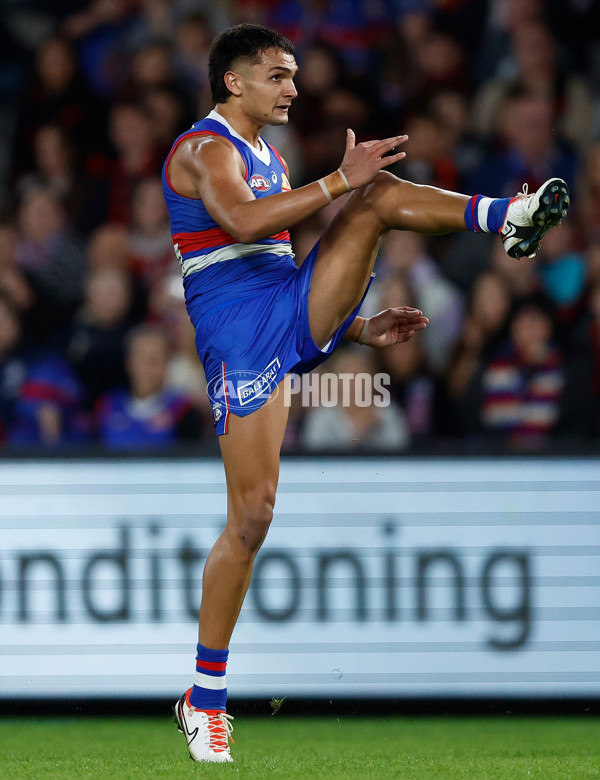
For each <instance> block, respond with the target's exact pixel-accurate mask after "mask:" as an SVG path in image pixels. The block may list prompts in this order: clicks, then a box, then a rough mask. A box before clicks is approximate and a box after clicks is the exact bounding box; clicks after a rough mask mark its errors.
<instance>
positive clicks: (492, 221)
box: [309, 133, 569, 346]
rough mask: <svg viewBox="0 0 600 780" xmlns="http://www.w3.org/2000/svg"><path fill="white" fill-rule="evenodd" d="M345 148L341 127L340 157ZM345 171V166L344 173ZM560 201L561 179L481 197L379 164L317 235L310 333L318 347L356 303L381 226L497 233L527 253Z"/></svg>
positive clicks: (514, 251) (515, 253) (560, 208)
mask: <svg viewBox="0 0 600 780" xmlns="http://www.w3.org/2000/svg"><path fill="white" fill-rule="evenodd" d="M352 149H353V136H351V135H350V133H349V136H348V143H347V147H346V157H347V153H348V151H349V150H352ZM346 157H345V159H346ZM341 169H342V170H343V169H344V162H343V163H342V166H341ZM351 176H352V171H351V169H350V168H349V169H348V177H347V178H348V179H351ZM350 184H352V182H351V181H350ZM568 205H569V193H568V188H567V185H566V184H565V182H564V181H563V180H562V179H550V180H548V181H547V182H546V183H545V184H543V185H542V186H541V187H540V188H539V189H538V190H537V191H536V192H535V193H532V194H531V195H529V194H528V192H527V188H526V187H524V192H523V193H520V194H519V195H516V196H515V197H513V198H487V197H484V196H482V195H476V196H474V197H469V196H467V195H461V194H458V193H455V192H448V191H446V190H440V189H438V188H436V187H429V186H424V185H417V184H413V183H411V182H407V181H403V180H401V179H398V178H397V177H396V176H394V175H392V174H390V173H388V172H386V171H380V172H379V173H378V174H377V175H376V177H375V179H374V180H373V181H372V182H371V183H370V184H367V185H365V186H362V187H359V188H358V189H356V190H354V192H353V193H352V195H351V196H350V197H349V198H348V201H347V203H346V204H345V205H344V207H343V208H342V209H341V211H340V212H338V214H337V216H336V218H335V219H334V221H333V223H332V224H331V225H330V227H329V228H328V229H327V231H326V232H325V234H324V236H323V238H322V239H321V243H320V246H319V253H318V256H317V260H316V263H315V268H314V271H313V280H312V286H311V291H310V296H309V318H310V326H311V332H312V336H313V338H314V340H315V341H316V342H317V344H319V345H320V346H323V345H324V344H325V343H326V342H327V341H328V340H329V338H330V337H331V335H332V334H333V333H334V332H335V330H336V329H337V328H338V327H339V325H340V323H341V322H343V321H344V320H345V319H346V317H348V315H349V314H350V313H351V312H352V311H353V310H354V308H355V307H356V306H357V304H358V303H359V302H360V300H361V298H362V296H363V294H364V291H365V289H366V286H367V283H368V280H369V276H370V273H371V270H372V267H373V264H374V261H375V256H376V252H377V249H378V247H379V242H380V240H381V237H382V236H383V235H384V234H385V233H386V232H387V231H388V230H391V229H395V230H412V231H415V232H417V233H428V234H438V235H439V234H443V233H449V232H453V231H460V230H472V231H473V232H479V233H481V232H486V233H497V234H498V235H499V236H500V237H501V238H502V241H503V243H504V248H505V249H506V251H507V252H508V254H510V255H511V256H512V257H515V258H520V257H522V256H524V255H528V256H530V257H531V256H533V255H534V254H535V252H536V251H537V248H538V246H539V242H540V240H541V239H542V237H543V236H544V235H545V233H546V232H547V231H548V230H550V228H552V227H555V226H556V225H558V224H559V223H560V221H561V219H562V218H563V217H564V216H566V213H567V209H568Z"/></svg>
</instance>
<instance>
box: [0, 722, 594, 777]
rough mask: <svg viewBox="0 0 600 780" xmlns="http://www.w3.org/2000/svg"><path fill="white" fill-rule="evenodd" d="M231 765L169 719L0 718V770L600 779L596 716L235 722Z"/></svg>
mask: <svg viewBox="0 0 600 780" xmlns="http://www.w3.org/2000/svg"><path fill="white" fill-rule="evenodd" d="M235 725H236V729H235V735H234V737H235V739H236V744H235V746H234V748H233V754H234V757H235V763H234V764H233V765H228V766H225V767H222V766H211V765H205V764H193V763H192V762H191V761H190V760H189V759H188V757H187V749H186V746H185V741H184V738H183V736H182V735H181V734H179V733H178V732H177V730H176V729H175V727H174V726H173V724H172V723H170V722H169V721H167V720H165V721H161V720H156V719H152V720H150V719H148V720H143V719H127V720H126V719H121V718H89V719H73V718H52V719H46V720H34V719H28V718H26V719H22V720H0V778H2V779H3V780H4V778H7V779H10V780H17V779H18V778H27V780H34V778H35V780H37V779H38V778H61V780H62V779H63V778H71V777H72V778H94V779H95V780H98V778H116V779H118V780H126V779H127V778H135V780H140V778H143V779H144V780H146V779H147V778H155V777H164V778H169V779H170V780H177V778H186V780H189V779H190V778H193V777H195V776H198V777H203V778H205V777H206V778H215V780H217V779H218V778H234V777H245V778H256V780H262V778H265V777H271V776H273V777H275V778H282V780H293V779H294V778H324V779H325V780H331V779H333V778H336V779H338V778H339V779H341V778H344V779H345V778H382V779H385V780H388V779H389V778H415V779H416V778H418V779H419V780H424V778H441V779H442V780H454V779H455V778H465V780H467V779H468V780H480V779H481V780H483V779H484V778H494V780H496V778H507V780H508V779H510V780H514V779H515V778H543V780H551V779H552V778H560V780H568V778H573V780H584V779H585V778H600V721H599V720H597V719H592V718H589V719H583V718H575V717H573V718H568V717H562V718H548V719H544V718H506V719H501V718H494V719H484V718H482V719H475V718H468V719H467V718H456V719H451V718H448V719H445V718H435V719H429V718H421V719H414V718H385V719H384V718H377V719H375V718H348V717H343V718H342V717H340V718H339V719H338V718H286V717H285V714H278V715H276V716H275V717H267V718H264V719H258V718H247V719H245V720H244V719H239V722H237V721H236V724H235Z"/></svg>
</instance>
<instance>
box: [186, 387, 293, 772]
mask: <svg viewBox="0 0 600 780" xmlns="http://www.w3.org/2000/svg"><path fill="white" fill-rule="evenodd" d="M284 381H286V380H284ZM282 385H283V383H282V384H281V385H280V386H279V387H278V388H276V389H275V391H274V392H273V395H272V398H271V400H270V402H268V403H267V404H265V405H264V406H261V407H260V408H259V409H257V410H256V411H254V412H253V413H252V414H250V415H248V416H247V417H237V416H235V415H231V417H230V418H229V424H228V433H227V435H226V436H221V437H220V438H219V443H220V445H221V453H222V455H223V463H224V465H225V475H226V478H227V525H226V526H225V529H224V530H223V533H222V534H221V535H220V537H219V538H218V540H217V541H216V543H215V545H214V547H213V548H212V550H211V552H210V554H209V556H208V559H207V561H206V565H205V567H204V576H203V582H202V603H201V606H200V627H199V632H198V640H199V641H198V653H197V657H196V676H195V678H194V685H193V687H192V688H191V689H190V690H189V691H187V692H186V693H185V694H184V695H183V696H182V697H181V699H180V700H179V702H177V704H176V705H175V721H176V723H177V725H178V727H179V729H180V730H181V731H182V732H183V733H184V734H185V736H186V739H187V742H188V749H189V751H190V755H191V757H192V758H193V759H194V760H195V761H208V762H218V763H223V762H229V761H231V760H232V759H231V755H230V752H229V742H228V738H229V734H230V732H231V722H230V721H231V718H230V716H228V715H226V714H225V710H226V703H227V683H226V667H227V657H228V653H229V651H228V647H229V640H230V638H231V634H232V632H233V628H234V626H235V623H236V621H237V618H238V615H239V613H240V609H241V608H242V603H243V601H244V597H245V595H246V592H247V590H248V586H249V584H250V577H251V575H252V566H253V563H254V558H255V556H256V553H257V552H258V550H259V549H260V547H261V545H262V543H263V541H264V538H265V536H266V534H267V531H268V529H269V525H270V523H271V519H272V517H273V507H274V505H275V492H276V490H277V481H278V479H279V454H280V450H281V443H282V441H283V435H284V432H285V426H286V423H287V418H288V412H289V408H288V406H287V405H286V404H285V398H284V397H285V393H284V392H283V386H282Z"/></svg>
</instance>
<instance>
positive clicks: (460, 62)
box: [414, 31, 469, 100]
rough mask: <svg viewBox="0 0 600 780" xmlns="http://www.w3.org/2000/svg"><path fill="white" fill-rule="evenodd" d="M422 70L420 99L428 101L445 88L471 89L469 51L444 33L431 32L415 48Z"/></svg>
mask: <svg viewBox="0 0 600 780" xmlns="http://www.w3.org/2000/svg"><path fill="white" fill-rule="evenodd" d="M414 55H415V58H416V64H417V68H418V71H419V74H420V75H419V80H420V84H419V98H420V99H421V100H423V99H425V100H428V99H429V98H431V97H432V96H433V95H435V94H436V93H437V92H439V91H440V90H442V89H457V90H459V91H461V92H467V91H468V89H469V71H468V69H467V67H466V64H465V52H464V51H463V49H462V48H461V46H460V44H459V42H458V41H457V40H455V39H453V38H451V37H450V36H449V35H445V34H444V33H440V32H436V31H431V32H430V33H429V34H427V35H425V36H423V38H422V39H420V40H419V41H418V42H417V43H416V45H415V49H414Z"/></svg>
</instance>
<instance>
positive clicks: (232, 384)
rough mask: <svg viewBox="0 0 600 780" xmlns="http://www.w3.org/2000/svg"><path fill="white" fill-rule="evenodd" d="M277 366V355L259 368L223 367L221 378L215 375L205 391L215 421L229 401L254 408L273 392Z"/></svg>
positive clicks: (223, 412) (266, 400) (279, 364)
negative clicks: (226, 368)
mask: <svg viewBox="0 0 600 780" xmlns="http://www.w3.org/2000/svg"><path fill="white" fill-rule="evenodd" d="M280 369H281V361H280V359H279V357H276V358H274V359H273V360H272V361H271V362H270V363H269V365H268V366H267V367H266V368H265V369H264V370H263V371H260V372H258V371H229V370H228V371H227V372H226V374H225V378H223V376H217V377H215V379H213V381H212V382H210V383H209V385H208V388H207V392H208V397H209V399H210V402H211V405H212V410H213V417H214V419H215V422H218V421H219V419H220V418H221V417H222V415H223V414H225V409H226V408H227V406H229V404H230V403H231V402H233V405H234V408H235V406H238V407H240V406H245V407H248V408H249V409H252V408H253V407H254V408H256V409H258V408H259V407H260V406H262V405H263V404H264V403H267V402H268V401H272V400H273V399H274V398H275V397H276V396H277V390H278V387H277V384H276V383H277V379H278V374H279V371H280Z"/></svg>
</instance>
